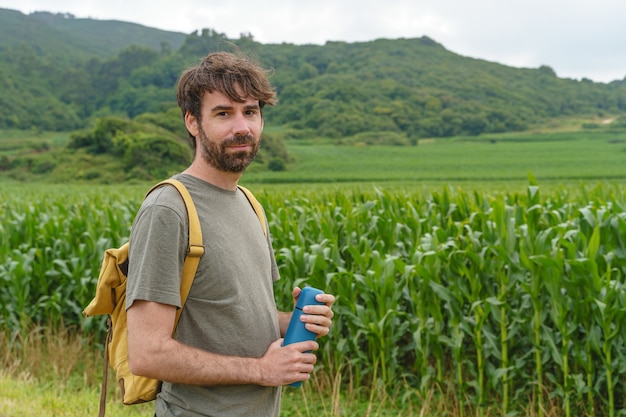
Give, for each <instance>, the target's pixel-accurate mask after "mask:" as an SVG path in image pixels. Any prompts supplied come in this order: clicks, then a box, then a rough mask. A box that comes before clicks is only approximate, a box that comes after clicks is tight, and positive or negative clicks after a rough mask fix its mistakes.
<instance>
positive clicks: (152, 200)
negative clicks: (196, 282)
mask: <svg viewBox="0 0 626 417" xmlns="http://www.w3.org/2000/svg"><path fill="white" fill-rule="evenodd" d="M172 193H174V194H172ZM176 199H178V200H180V206H177V201H176ZM181 207H182V210H183V213H182V216H181V212H180V210H181ZM184 210H185V209H184V204H183V203H182V200H181V199H180V196H178V194H177V191H176V190H175V189H173V188H172V187H163V189H161V190H156V191H153V193H152V194H150V196H148V198H147V199H146V201H145V202H144V203H143V205H142V207H141V208H140V210H139V212H138V213H137V217H136V219H135V222H134V224H133V227H132V230H131V234H130V246H129V267H128V282H127V288H126V308H127V309H128V308H129V307H130V306H131V305H132V304H133V303H134V302H135V300H145V301H154V302H157V303H162V304H169V305H173V306H176V307H178V308H180V307H181V302H180V283H181V275H182V270H183V264H184V259H185V254H186V251H187V241H188V236H187V218H186V215H185V212H184ZM183 216H184V217H183Z"/></svg>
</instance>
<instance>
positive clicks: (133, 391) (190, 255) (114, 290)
mask: <svg viewBox="0 0 626 417" xmlns="http://www.w3.org/2000/svg"><path fill="white" fill-rule="evenodd" d="M166 184H169V185H173V186H174V187H176V189H177V190H178V192H179V193H180V195H181V197H182V198H183V201H184V202H185V206H186V207H187V214H188V217H189V247H188V251H187V257H186V258H185V263H184V265H183V276H182V281H181V284H180V297H181V307H182V306H184V304H185V301H186V299H187V295H188V294H189V290H190V289H191V283H192V281H193V278H194V276H195V274H196V269H197V268H198V263H199V261H200V257H202V255H203V254H204V246H203V245H202V231H201V229H200V220H199V219H198V213H197V211H196V208H195V206H194V204H193V200H192V199H191V195H189V192H188V191H187V189H186V188H185V186H184V185H183V184H182V183H181V182H180V181H177V180H173V179H168V180H164V181H161V182H160V183H158V184H156V185H155V186H154V187H152V188H151V189H150V191H148V193H147V194H146V196H147V195H148V194H150V193H151V192H152V191H154V190H155V189H156V188H159V187H161V186H163V185H166ZM239 188H240V189H241V190H242V191H243V192H244V193H245V195H246V197H247V198H248V201H250V204H251V205H252V208H253V209H254V211H255V213H256V215H257V217H258V218H259V221H260V222H261V227H262V228H263V233H265V235H266V236H267V228H266V222H265V216H264V214H263V208H262V207H261V205H260V204H259V202H258V201H257V199H256V198H255V197H254V195H253V194H252V193H251V192H250V191H249V190H248V189H246V188H244V187H242V186H239ZM127 273H128V242H126V243H125V244H123V245H122V246H121V247H119V248H110V249H107V250H106V251H105V253H104V258H103V260H102V267H101V269H100V275H99V277H98V283H97V286H96V295H95V297H94V299H93V300H92V301H91V302H90V303H89V305H88V306H87V307H86V308H85V309H84V310H83V314H84V315H85V316H87V317H90V316H96V315H104V314H106V315H108V316H109V317H108V320H107V327H108V330H107V338H106V342H105V348H104V372H103V377H102V389H101V393H100V411H99V416H100V417H103V416H104V413H105V408H106V383H107V370H108V366H109V364H110V366H111V367H112V368H113V369H114V370H115V373H116V377H117V380H118V381H119V383H120V388H121V390H122V396H123V399H122V402H123V403H124V404H127V405H130V404H140V403H144V402H147V401H152V400H154V399H155V398H156V395H157V393H158V392H159V390H160V386H161V381H157V380H155V379H151V378H146V377H141V376H137V375H133V374H132V373H131V372H130V368H129V365H128V336H127V333H126V328H127V322H126V275H127ZM181 312H182V308H180V309H179V310H178V311H177V312H176V321H175V324H174V329H172V334H174V331H175V330H176V325H177V324H178V320H179V318H180V314H181Z"/></svg>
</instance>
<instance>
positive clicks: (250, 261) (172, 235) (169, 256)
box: [126, 174, 280, 417]
mask: <svg viewBox="0 0 626 417" xmlns="http://www.w3.org/2000/svg"><path fill="white" fill-rule="evenodd" d="M174 178H176V179H178V180H180V181H182V182H183V183H184V184H185V186H186V187H187V189H188V190H189V193H190V194H191V196H192V198H193V201H194V204H195V206H196V209H197V211H198V215H199V217H200V224H201V228H202V236H203V243H204V246H205V253H204V255H203V257H202V258H201V259H200V263H199V265H198V271H197V272H196V276H195V278H194V281H193V284H192V286H191V290H190V293H189V296H188V298H187V302H186V304H185V306H184V308H183V312H182V314H181V318H180V321H179V323H178V328H177V331H176V334H175V338H176V339H177V340H179V341H180V342H181V343H184V344H187V345H190V346H195V347H197V348H200V349H204V350H207V351H210V352H214V353H218V354H224V355H235V356H245V357H261V356H263V354H264V353H265V352H266V351H267V349H268V347H269V345H270V344H271V343H272V342H274V341H276V340H277V339H278V338H280V330H279V326H278V316H277V312H276V304H275V301H274V293H273V283H274V281H276V280H278V278H279V275H278V268H277V266H276V261H275V259H274V252H273V250H272V246H271V243H270V238H269V236H268V237H266V236H265V235H264V233H263V230H262V228H261V225H260V223H259V219H258V218H257V216H256V214H255V212H254V210H253V209H252V206H251V205H250V203H249V201H248V199H247V198H246V196H245V194H244V193H243V192H242V191H241V190H236V191H229V190H223V189H221V188H218V187H215V186H213V185H211V184H209V183H207V182H204V181H202V180H200V179H198V178H195V177H192V176H189V175H184V174H181V175H178V176H175V177H174ZM187 243H188V219H187V214H186V209H185V206H184V203H183V200H182V198H181V197H180V195H179V194H178V192H177V191H176V189H175V188H174V187H172V186H167V185H166V186H163V187H161V188H159V189H157V190H155V191H153V192H152V193H151V194H150V195H149V196H148V197H147V198H146V200H145V201H144V203H143V204H142V206H141V208H140V210H139V212H138V213H137V217H136V219H135V222H134V224H133V228H132V231H131V236H130V252H129V259H130V263H129V271H128V287H127V299H126V307H127V308H128V307H130V306H131V305H132V303H133V302H134V301H135V300H148V301H155V302H159V303H164V304H169V305H174V306H177V307H180V281H181V274H182V268H183V263H184V260H185V253H186V249H187ZM279 409H280V388H276V387H261V386H257V385H233V386H198V385H185V384H172V383H168V382H167V381H165V382H164V383H163V387H162V390H161V393H160V394H159V395H158V397H157V400H156V412H157V416H158V417H169V416H216V417H218V416H219V417H227V416H228V417H230V416H233V417H234V416H237V417H244V416H278V415H279Z"/></svg>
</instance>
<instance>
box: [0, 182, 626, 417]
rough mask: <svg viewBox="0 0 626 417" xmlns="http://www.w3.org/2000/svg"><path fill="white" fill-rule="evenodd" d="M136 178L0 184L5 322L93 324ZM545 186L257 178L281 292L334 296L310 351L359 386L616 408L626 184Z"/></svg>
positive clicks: (500, 410) (471, 401) (488, 400)
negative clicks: (485, 187)
mask: <svg viewBox="0 0 626 417" xmlns="http://www.w3.org/2000/svg"><path fill="white" fill-rule="evenodd" d="M145 189H146V188H145V187H140V186H138V187H134V188H133V187H130V188H129V189H127V190H120V189H119V188H116V187H107V186H102V188H100V187H93V188H85V187H80V186H71V187H63V188H60V187H48V188H46V189H37V190H36V191H35V190H32V191H29V190H28V189H26V190H23V191H26V192H25V193H22V194H21V195H19V196H18V194H17V193H16V192H11V190H9V191H5V189H2V190H0V206H1V208H2V210H3V211H2V213H3V214H2V216H3V221H2V222H1V223H0V243H1V245H0V289H1V291H0V328H2V330H3V331H7V332H13V333H14V334H15V333H17V332H19V331H20V329H23V328H25V327H27V326H28V325H30V324H32V323H35V324H37V325H39V326H44V327H45V326H49V327H51V328H54V327H55V326H56V325H57V324H59V323H65V324H70V325H73V326H75V328H77V329H80V331H82V332H83V334H84V335H85V337H86V338H88V339H90V338H93V337H94V336H97V337H99V335H100V332H101V331H102V328H103V323H102V321H99V320H93V319H85V318H83V317H82V315H81V313H80V312H81V310H82V308H83V307H84V306H85V305H86V304H87V303H88V302H89V300H90V299H91V297H92V296H93V293H94V291H95V282H96V279H97V272H98V270H99V268H100V263H101V259H102V253H103V251H104V249H105V248H106V247H109V246H116V245H119V244H120V243H122V242H123V241H124V240H125V239H126V238H127V237H128V234H129V231H130V227H131V224H132V220H133V217H134V214H135V212H136V210H137V208H138V207H139V204H140V202H141V198H142V195H143V192H145ZM540 191H541V188H540V187H539V186H538V185H536V184H535V183H534V182H532V183H531V185H530V186H528V188H527V189H526V190H525V192H522V193H506V194H495V193H492V194H489V193H478V192H473V193H468V192H464V191H463V190H451V189H449V188H444V189H442V190H441V191H439V190H433V191H431V192H430V193H423V194H420V193H418V192H413V191H394V192H390V191H385V190H383V189H377V190H374V191H361V190H358V189H348V188H342V189H340V190H337V189H328V190H323V191H318V192H316V193H311V192H307V191H306V190H304V191H303V190H299V189H296V188H294V189H292V190H283V191H267V192H259V193H257V197H258V198H259V200H260V201H261V202H262V203H263V204H264V206H265V209H266V213H267V216H268V220H269V225H270V231H271V235H272V239H273V243H274V248H275V252H276V257H277V262H278V265H279V270H280V272H281V275H282V279H281V280H279V281H278V282H277V283H276V291H275V292H276V302H277V305H278V307H279V308H280V309H283V310H289V309H291V308H292V307H293V306H292V300H291V288H293V286H294V285H299V286H302V285H312V286H315V287H318V288H322V289H324V290H325V291H327V292H329V293H333V294H335V296H336V297H337V303H336V305H335V313H336V316H335V319H334V324H333V327H332V328H331V333H330V335H329V337H328V338H324V339H323V340H322V341H321V348H320V351H319V352H318V358H319V360H318V366H319V368H320V371H321V372H323V373H324V374H325V375H338V377H339V378H341V377H343V378H344V379H345V381H346V382H348V381H349V382H350V383H351V386H355V387H357V389H358V390H363V391H366V392H367V391H368V390H369V391H370V392H373V390H380V389H381V388H382V389H385V390H392V391H395V390H399V389H402V390H409V391H408V392H406V393H394V394H397V398H428V397H429V396H432V395H433V394H432V393H433V392H435V393H439V394H438V395H442V396H444V397H446V398H448V399H450V401H452V402H453V405H451V409H454V410H455V412H454V414H455V415H461V416H462V415H477V416H480V415H490V416H492V415H502V416H513V415H520V414H524V413H526V414H532V415H536V416H542V415H556V414H558V415H561V414H562V415H566V416H569V415H588V416H604V415H606V416H617V415H621V414H624V413H625V412H626V404H624V402H623V401H622V400H621V398H623V397H624V395H626V386H625V384H626V380H624V378H623V377H622V376H621V375H622V374H623V373H624V370H626V354H624V352H625V351H626V350H625V344H626V326H624V325H623V324H622V323H623V321H624V319H625V313H626V299H625V298H624V291H625V288H624V287H625V285H626V214H625V212H626V209H625V208H626V195H625V193H624V191H623V190H621V189H619V188H611V187H601V186H598V187H595V188H593V189H587V188H585V187H581V189H580V190H571V189H569V190H568V189H563V190H556V191H554V192H552V193H550V194H549V195H544V194H543V193H542V192H540ZM6 340H12V339H11V338H8V339H6Z"/></svg>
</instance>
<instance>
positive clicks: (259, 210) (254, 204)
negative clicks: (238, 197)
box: [237, 185, 267, 238]
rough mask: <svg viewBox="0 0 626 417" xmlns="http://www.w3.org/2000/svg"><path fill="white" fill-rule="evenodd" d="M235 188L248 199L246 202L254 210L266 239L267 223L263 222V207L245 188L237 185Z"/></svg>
mask: <svg viewBox="0 0 626 417" xmlns="http://www.w3.org/2000/svg"><path fill="white" fill-rule="evenodd" d="M237 187H239V189H240V190H241V191H243V193H244V194H245V195H246V197H247V198H248V201H249V202H250V205H251V206H252V208H253V209H254V212H255V213H256V216H257V217H258V218H259V222H260V223H261V228H262V229H263V234H264V235H265V237H266V238H267V222H266V220H265V212H264V211H263V206H261V203H259V200H257V199H256V197H255V196H254V194H252V191H250V190H248V189H247V188H246V187H244V186H242V185H238V186H237Z"/></svg>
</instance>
